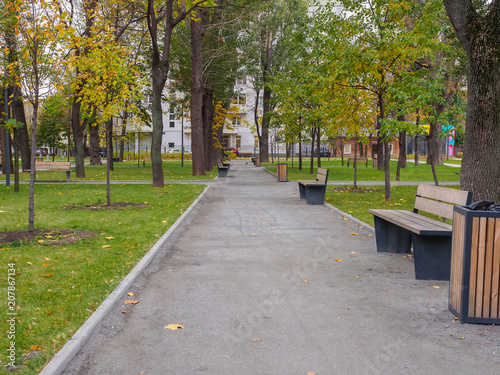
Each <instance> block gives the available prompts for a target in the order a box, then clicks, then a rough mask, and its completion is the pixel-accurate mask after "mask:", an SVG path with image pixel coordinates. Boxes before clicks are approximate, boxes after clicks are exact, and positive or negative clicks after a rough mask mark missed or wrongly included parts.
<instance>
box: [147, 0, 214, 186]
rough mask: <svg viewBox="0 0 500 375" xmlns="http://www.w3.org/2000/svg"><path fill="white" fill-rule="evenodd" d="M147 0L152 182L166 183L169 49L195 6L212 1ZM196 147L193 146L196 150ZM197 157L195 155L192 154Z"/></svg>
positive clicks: (157, 184)
mask: <svg viewBox="0 0 500 375" xmlns="http://www.w3.org/2000/svg"><path fill="white" fill-rule="evenodd" d="M159 3H161V5H159V4H158V3H157V2H155V1H154V0H148V10H147V23H148V30H149V34H150V37H151V46H152V56H151V78H152V93H153V106H152V120H153V121H152V122H153V135H152V142H151V164H152V169H153V186H154V187H163V186H164V178H163V167H162V160H161V142H162V133H163V111H162V93H163V90H164V88H165V83H166V82H167V79H168V73H169V70H170V50H171V46H172V34H173V31H174V29H175V27H176V26H178V25H179V24H180V23H181V22H182V21H184V20H185V19H186V17H187V16H188V15H189V14H190V13H191V12H192V10H193V9H194V8H195V7H196V6H197V5H200V4H203V3H205V4H207V5H208V4H210V3H211V1H210V0H198V1H185V0H183V1H175V0H165V1H161V2H159ZM194 151H195V150H193V152H194ZM193 157H194V155H193Z"/></svg>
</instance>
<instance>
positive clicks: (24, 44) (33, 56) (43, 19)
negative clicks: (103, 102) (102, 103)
mask: <svg viewBox="0 0 500 375" xmlns="http://www.w3.org/2000/svg"><path fill="white" fill-rule="evenodd" d="M52 5H53V4H49V3H46V2H45V1H43V0H31V1H30V2H29V3H28V4H24V5H23V6H22V7H21V8H20V12H21V13H22V14H23V16H22V17H20V18H19V24H18V27H19V34H20V41H19V50H20V60H19V62H20V64H19V65H20V68H19V71H20V73H21V83H22V85H23V90H24V95H23V96H24V97H25V98H27V99H28V100H29V102H30V104H31V106H32V109H33V115H32V118H31V165H32V166H34V165H35V156H36V145H37V125H38V113H39V108H40V100H41V97H42V95H43V94H44V93H45V94H46V93H48V92H50V89H51V88H52V87H54V82H55V79H56V78H57V77H58V74H57V69H56V64H55V62H54V61H57V58H56V59H54V52H53V51H54V50H56V46H57V43H58V39H57V38H56V37H55V35H54V34H53V25H57V24H59V19H58V17H57V15H56V13H55V12H54V9H53V8H52ZM35 178H36V170H35V168H33V167H32V168H31V171H30V187H29V217H28V231H29V238H30V239H33V237H34V231H35Z"/></svg>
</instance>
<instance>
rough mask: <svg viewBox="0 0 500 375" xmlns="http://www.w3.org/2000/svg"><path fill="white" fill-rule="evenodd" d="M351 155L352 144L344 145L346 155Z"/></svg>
mask: <svg viewBox="0 0 500 375" xmlns="http://www.w3.org/2000/svg"><path fill="white" fill-rule="evenodd" d="M350 153H351V144H350V143H346V144H344V154H350Z"/></svg>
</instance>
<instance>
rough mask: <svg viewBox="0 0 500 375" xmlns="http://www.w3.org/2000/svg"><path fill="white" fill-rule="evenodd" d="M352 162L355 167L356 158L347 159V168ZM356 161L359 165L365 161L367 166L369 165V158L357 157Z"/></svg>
mask: <svg viewBox="0 0 500 375" xmlns="http://www.w3.org/2000/svg"><path fill="white" fill-rule="evenodd" d="M350 163H352V167H353V168H354V158H349V159H347V168H349V164H350ZM356 163H357V164H358V165H359V164H361V163H364V164H365V166H366V167H368V159H367V158H356Z"/></svg>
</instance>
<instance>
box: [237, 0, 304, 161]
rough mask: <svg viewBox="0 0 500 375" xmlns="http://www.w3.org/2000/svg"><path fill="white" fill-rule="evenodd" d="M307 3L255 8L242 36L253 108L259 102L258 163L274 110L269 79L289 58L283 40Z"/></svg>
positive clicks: (298, 0)
mask: <svg viewBox="0 0 500 375" xmlns="http://www.w3.org/2000/svg"><path fill="white" fill-rule="evenodd" d="M307 5H308V4H307V3H306V2H305V1H302V0H293V1H282V0H268V1H263V2H262V3H261V5H260V7H258V8H256V10H255V15H254V17H253V19H252V20H251V21H250V22H249V24H248V28H247V30H246V33H245V35H244V36H245V37H246V39H247V45H246V46H245V52H246V66H247V74H248V75H250V76H251V77H252V82H253V85H254V90H255V93H256V99H255V100H256V101H255V103H256V106H258V103H259V101H260V98H262V113H261V115H260V116H259V118H258V119H256V121H255V126H256V131H257V136H258V138H259V152H260V159H261V161H262V162H266V161H268V160H269V155H268V154H269V127H270V124H271V121H272V119H271V118H272V113H273V110H274V109H275V108H276V106H277V101H276V100H275V99H276V96H275V95H274V93H273V91H272V88H271V87H272V80H273V77H274V76H275V75H276V74H277V73H278V72H279V71H280V70H281V69H282V67H283V64H284V60H286V58H288V57H289V56H291V54H290V53H289V52H288V51H287V48H286V47H285V44H284V40H285V39H284V38H283V36H284V35H285V34H286V33H287V32H289V31H290V30H292V29H293V28H295V27H296V26H297V24H298V23H300V22H301V21H303V17H304V16H305V15H307V12H308V10H307Z"/></svg>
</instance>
